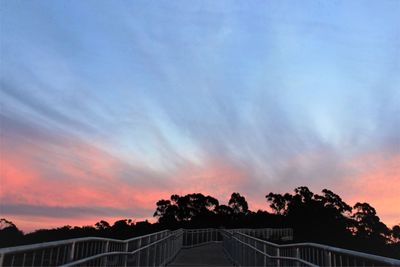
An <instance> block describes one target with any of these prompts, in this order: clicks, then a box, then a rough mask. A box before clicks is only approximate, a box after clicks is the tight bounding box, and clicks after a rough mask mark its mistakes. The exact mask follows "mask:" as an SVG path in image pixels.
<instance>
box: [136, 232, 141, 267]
mask: <svg viewBox="0 0 400 267" xmlns="http://www.w3.org/2000/svg"><path fill="white" fill-rule="evenodd" d="M141 246H142V238H139V242H138V248H137V249H140V248H141ZM141 252H142V251H141V250H139V251H138V252H137V266H140V254H141Z"/></svg>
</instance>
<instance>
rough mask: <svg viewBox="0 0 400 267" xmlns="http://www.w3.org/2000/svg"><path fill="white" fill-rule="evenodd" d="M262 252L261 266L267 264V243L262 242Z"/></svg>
mask: <svg viewBox="0 0 400 267" xmlns="http://www.w3.org/2000/svg"><path fill="white" fill-rule="evenodd" d="M263 252H264V265H263V266H267V255H265V254H267V245H266V244H265V243H264V244H263Z"/></svg>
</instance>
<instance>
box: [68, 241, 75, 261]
mask: <svg viewBox="0 0 400 267" xmlns="http://www.w3.org/2000/svg"><path fill="white" fill-rule="evenodd" d="M74 257H75V242H72V244H71V250H70V252H69V257H68V262H73V261H74Z"/></svg>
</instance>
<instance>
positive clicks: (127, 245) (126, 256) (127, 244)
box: [124, 242, 129, 267]
mask: <svg viewBox="0 0 400 267" xmlns="http://www.w3.org/2000/svg"><path fill="white" fill-rule="evenodd" d="M128 248H129V242H126V243H125V252H128ZM124 258H125V262H124V266H125V267H126V266H127V265H128V254H127V255H125V257H124Z"/></svg>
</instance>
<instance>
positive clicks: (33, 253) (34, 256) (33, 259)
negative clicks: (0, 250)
mask: <svg viewBox="0 0 400 267" xmlns="http://www.w3.org/2000/svg"><path fill="white" fill-rule="evenodd" d="M0 258H1V257H0ZM35 259H36V251H33V252H32V265H31V266H35ZM0 266H3V264H2V262H1V259H0Z"/></svg>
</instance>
